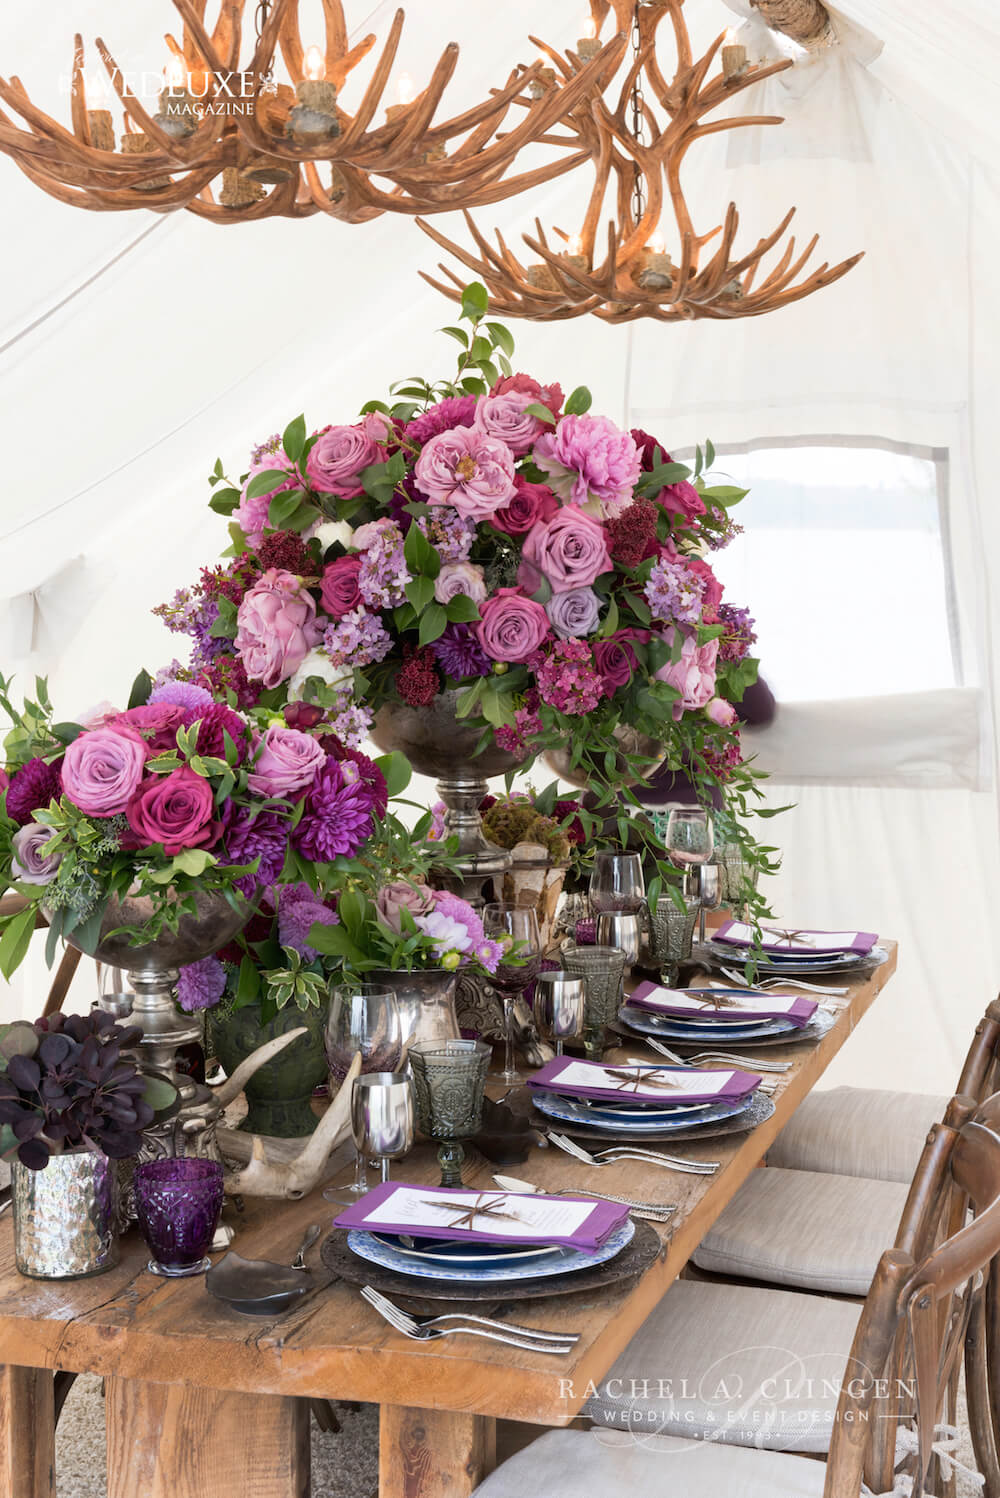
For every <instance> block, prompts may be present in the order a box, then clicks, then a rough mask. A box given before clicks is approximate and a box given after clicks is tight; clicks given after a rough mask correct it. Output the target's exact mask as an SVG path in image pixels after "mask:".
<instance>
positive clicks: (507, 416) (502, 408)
mask: <svg viewBox="0 0 1000 1498" xmlns="http://www.w3.org/2000/svg"><path fill="white" fill-rule="evenodd" d="M535 401H536V397H535V396H533V395H531V394H530V392H526V393H519V392H518V391H515V390H510V391H507V392H506V393H505V394H503V395H481V396H480V397H479V400H478V402H477V404H476V419H475V421H474V422H473V426H474V427H475V429H476V431H479V432H485V433H486V435H487V437H498V438H499V439H500V441H501V442H505V443H506V444H507V446H508V447H509V448H510V450H511V452H512V453H513V454H514V456H515V458H523V457H524V455H525V453H528V452H530V451H531V449H532V446H533V445H534V442H535V438H536V437H539V436H540V435H541V434H542V432H544V431H545V429H546V428H545V423H544V422H541V421H539V419H538V417H537V416H527V415H526V414H525V407H526V406H530V405H533V404H534V403H535Z"/></svg>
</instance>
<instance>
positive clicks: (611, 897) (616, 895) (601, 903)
mask: <svg viewBox="0 0 1000 1498" xmlns="http://www.w3.org/2000/svg"><path fill="white" fill-rule="evenodd" d="M645 898H646V881H645V879H644V878H643V874H642V859H641V858H640V856H639V854H638V853H598V854H597V855H596V857H595V858H594V867H593V869H592V871H591V875H590V903H591V906H592V908H593V910H594V913H595V914H596V915H637V914H638V912H639V911H640V910H641V909H642V902H643V900H644V899H645Z"/></svg>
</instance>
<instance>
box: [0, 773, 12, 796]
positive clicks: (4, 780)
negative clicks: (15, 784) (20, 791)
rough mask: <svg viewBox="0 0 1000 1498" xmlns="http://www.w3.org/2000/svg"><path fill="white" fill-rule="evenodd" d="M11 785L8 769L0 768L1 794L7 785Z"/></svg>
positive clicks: (0, 794)
mask: <svg viewBox="0 0 1000 1498" xmlns="http://www.w3.org/2000/svg"><path fill="white" fill-rule="evenodd" d="M9 785H10V776H9V775H8V774H7V771H6V770H0V796H2V795H3V793H4V791H5V790H6V789H7V787H8V786H9Z"/></svg>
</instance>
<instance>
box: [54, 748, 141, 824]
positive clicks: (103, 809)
mask: <svg viewBox="0 0 1000 1498" xmlns="http://www.w3.org/2000/svg"><path fill="white" fill-rule="evenodd" d="M145 763H146V745H145V743H144V742H143V740H142V739H141V738H140V737H139V735H138V734H137V733H136V731H135V730H134V729H133V728H128V727H125V726H121V727H118V728H95V729H93V730H92V731H91V732H90V733H81V735H80V737H79V738H78V739H74V740H73V742H72V744H70V746H69V748H68V749H67V750H66V755H65V758H64V759H63V763H62V781H63V790H64V791H65V793H66V795H67V796H68V797H69V799H70V800H71V801H72V802H73V804H74V806H78V807H79V808H80V810H81V811H84V812H86V813H87V815H88V816H91V817H113V816H117V814H118V813H119V812H123V811H124V810H125V808H126V806H127V805H128V803H129V798H130V797H131V796H132V793H133V792H134V790H135V788H136V786H137V785H138V784H139V781H140V780H141V779H142V770H143V766H144V765H145Z"/></svg>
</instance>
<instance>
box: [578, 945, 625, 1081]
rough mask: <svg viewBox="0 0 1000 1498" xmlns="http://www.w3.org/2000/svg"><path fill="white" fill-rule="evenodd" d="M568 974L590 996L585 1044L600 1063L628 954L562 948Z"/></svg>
mask: <svg viewBox="0 0 1000 1498" xmlns="http://www.w3.org/2000/svg"><path fill="white" fill-rule="evenodd" d="M562 957H563V963H564V965H565V967H566V971H567V972H568V973H572V974H573V975H574V977H577V978H582V979H583V981H584V984H585V986H586V990H587V994H586V998H585V1000H584V1005H583V1043H584V1047H585V1049H586V1053H587V1058H588V1060H590V1061H600V1059H601V1057H602V1056H603V1055H604V1044H605V1030H606V1029H607V1027H608V1025H610V1024H611V1023H612V1022H613V1021H614V1020H615V1019H616V1018H617V1015H618V1005H619V1002H620V1000H621V990H622V981H623V979H624V977H625V963H626V960H627V954H626V953H625V952H623V951H622V949H621V947H597V946H595V947H581V946H577V945H575V944H572V943H571V944H568V945H567V946H565V947H564V948H563V953H562Z"/></svg>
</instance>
